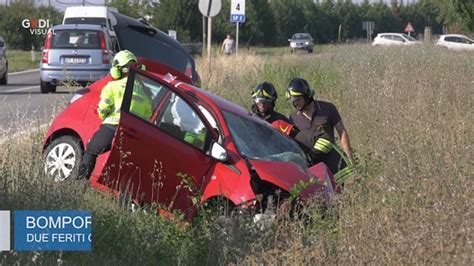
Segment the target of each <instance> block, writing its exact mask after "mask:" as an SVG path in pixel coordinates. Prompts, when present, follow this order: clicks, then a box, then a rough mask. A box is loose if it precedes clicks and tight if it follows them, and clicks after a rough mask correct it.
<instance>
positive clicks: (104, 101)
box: [99, 98, 112, 105]
mask: <svg viewBox="0 0 474 266" xmlns="http://www.w3.org/2000/svg"><path fill="white" fill-rule="evenodd" d="M101 103H105V104H107V105H111V104H112V101H111V100H109V99H107V98H102V99H100V103H99V104H101Z"/></svg>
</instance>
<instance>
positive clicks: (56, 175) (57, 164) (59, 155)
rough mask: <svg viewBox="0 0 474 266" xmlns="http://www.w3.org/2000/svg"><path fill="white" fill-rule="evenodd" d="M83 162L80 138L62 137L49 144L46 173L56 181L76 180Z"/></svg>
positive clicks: (46, 154) (45, 156) (46, 153)
mask: <svg viewBox="0 0 474 266" xmlns="http://www.w3.org/2000/svg"><path fill="white" fill-rule="evenodd" d="M81 161H82V146H81V144H80V141H79V139H78V138H76V137H73V136H62V137H59V138H57V139H55V140H54V141H53V142H51V143H50V144H49V146H48V147H47V148H46V151H45V152H44V159H43V163H44V171H45V173H46V175H47V176H48V177H50V178H51V179H53V180H54V181H56V182H58V181H64V180H66V179H76V178H77V175H78V169H79V164H80V163H81Z"/></svg>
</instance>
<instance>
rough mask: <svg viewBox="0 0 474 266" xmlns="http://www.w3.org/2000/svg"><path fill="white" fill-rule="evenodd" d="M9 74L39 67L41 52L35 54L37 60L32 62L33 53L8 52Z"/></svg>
mask: <svg viewBox="0 0 474 266" xmlns="http://www.w3.org/2000/svg"><path fill="white" fill-rule="evenodd" d="M7 58H8V72H9V73H13V72H17V71H22V70H28V69H34V68H38V67H39V62H40V60H41V52H38V51H36V52H35V58H34V59H35V60H31V59H32V58H31V51H21V50H7Z"/></svg>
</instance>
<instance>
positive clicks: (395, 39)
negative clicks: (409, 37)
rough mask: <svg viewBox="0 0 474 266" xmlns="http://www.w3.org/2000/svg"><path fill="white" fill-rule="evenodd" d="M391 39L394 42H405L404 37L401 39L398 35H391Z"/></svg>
mask: <svg viewBox="0 0 474 266" xmlns="http://www.w3.org/2000/svg"><path fill="white" fill-rule="evenodd" d="M392 40H393V41H396V42H405V39H403V38H402V37H400V36H398V35H392Z"/></svg>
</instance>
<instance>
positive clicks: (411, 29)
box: [405, 22, 415, 32]
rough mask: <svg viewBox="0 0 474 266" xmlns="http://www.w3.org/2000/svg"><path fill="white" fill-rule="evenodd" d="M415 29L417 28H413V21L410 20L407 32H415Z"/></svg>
mask: <svg viewBox="0 0 474 266" xmlns="http://www.w3.org/2000/svg"><path fill="white" fill-rule="evenodd" d="M414 31H415V29H414V28H413V26H412V25H411V23H410V22H408V24H407V26H406V27H405V32H414Z"/></svg>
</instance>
